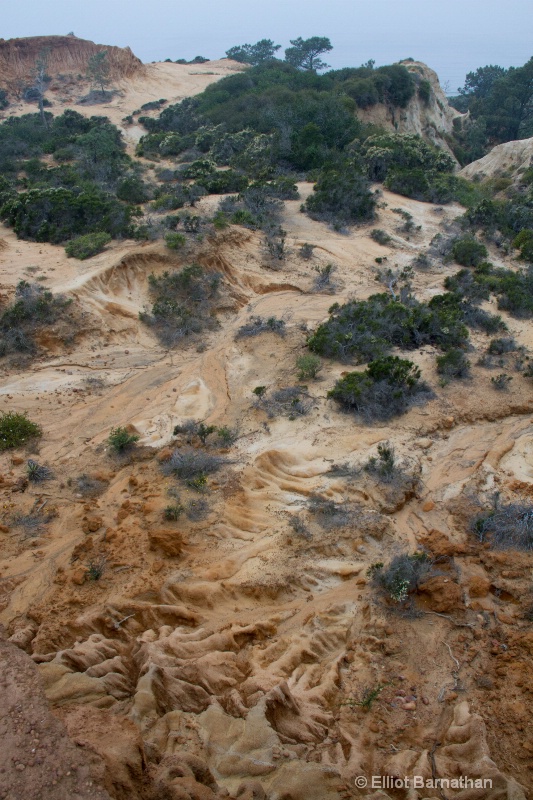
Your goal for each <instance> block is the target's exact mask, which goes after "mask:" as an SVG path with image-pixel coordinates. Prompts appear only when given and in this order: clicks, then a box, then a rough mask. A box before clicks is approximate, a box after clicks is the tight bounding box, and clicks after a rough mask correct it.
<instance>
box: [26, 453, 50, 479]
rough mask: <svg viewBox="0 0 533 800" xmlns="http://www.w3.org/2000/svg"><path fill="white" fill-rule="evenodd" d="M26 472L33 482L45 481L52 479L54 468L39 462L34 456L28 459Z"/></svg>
mask: <svg viewBox="0 0 533 800" xmlns="http://www.w3.org/2000/svg"><path fill="white" fill-rule="evenodd" d="M26 474H27V476H28V480H29V481H30V482H31V483H44V482H45V481H49V480H51V479H52V478H53V477H54V475H53V472H52V470H51V469H50V468H49V467H47V466H45V465H44V464H38V463H37V461H34V460H33V459H32V458H30V459H29V460H28V463H27V465H26Z"/></svg>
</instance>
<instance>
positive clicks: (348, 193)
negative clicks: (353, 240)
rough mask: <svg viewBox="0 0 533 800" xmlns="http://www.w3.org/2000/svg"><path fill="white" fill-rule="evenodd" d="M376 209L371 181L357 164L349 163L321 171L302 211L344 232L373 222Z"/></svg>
mask: <svg viewBox="0 0 533 800" xmlns="http://www.w3.org/2000/svg"><path fill="white" fill-rule="evenodd" d="M375 207H376V198H375V196H374V194H373V193H372V192H371V191H370V187H369V184H368V181H367V179H366V178H365V177H364V175H362V174H361V173H360V171H359V170H358V168H357V167H356V166H355V165H354V164H351V163H346V164H342V165H339V166H338V168H327V169H324V170H323V171H322V172H320V174H319V176H318V179H317V181H316V183H315V186H314V189H313V193H312V194H311V195H309V197H308V198H307V200H306V201H305V203H304V205H303V207H302V208H303V210H304V211H305V212H306V213H307V214H308V215H309V216H310V217H311V218H312V219H316V220H319V221H321V222H327V223H329V224H331V225H332V227H333V228H334V229H335V230H341V229H343V228H345V227H347V226H350V225H355V224H358V223H363V222H368V221H370V220H372V219H373V218H374V216H375Z"/></svg>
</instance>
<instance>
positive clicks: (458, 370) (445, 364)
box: [437, 348, 470, 380]
mask: <svg viewBox="0 0 533 800" xmlns="http://www.w3.org/2000/svg"><path fill="white" fill-rule="evenodd" d="M437 372H438V373H439V375H442V376H443V377H444V378H447V379H448V380H452V379H457V378H467V377H468V376H469V374H470V362H469V361H468V359H467V357H466V356H465V354H464V353H463V351H462V350H457V349H455V348H454V349H452V350H448V352H447V353H444V355H442V356H437Z"/></svg>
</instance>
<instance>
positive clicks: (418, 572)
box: [369, 552, 432, 605]
mask: <svg viewBox="0 0 533 800" xmlns="http://www.w3.org/2000/svg"><path fill="white" fill-rule="evenodd" d="M431 570H432V561H431V559H430V558H429V557H428V556H427V554H426V553H423V552H418V553H413V554H412V555H408V554H407V553H404V554H402V555H398V556H396V557H395V558H393V559H392V561H391V562H390V564H389V565H388V566H387V567H385V566H384V565H383V564H382V563H381V562H380V563H377V564H374V565H372V566H371V567H370V569H369V575H370V577H371V580H372V583H373V584H374V586H376V587H378V588H379V589H380V590H381V591H382V592H383V593H384V594H385V595H386V597H387V599H388V600H392V602H393V603H398V604H400V605H404V604H405V603H406V602H407V601H408V600H409V596H410V595H413V594H415V593H416V592H417V591H418V588H419V586H420V584H421V583H422V582H423V581H424V580H425V579H427V578H428V577H429V575H430V573H431Z"/></svg>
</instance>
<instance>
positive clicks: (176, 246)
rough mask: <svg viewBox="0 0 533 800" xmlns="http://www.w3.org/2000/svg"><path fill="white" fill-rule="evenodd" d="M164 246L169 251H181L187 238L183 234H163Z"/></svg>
mask: <svg viewBox="0 0 533 800" xmlns="http://www.w3.org/2000/svg"><path fill="white" fill-rule="evenodd" d="M165 244H166V246H167V247H168V248H169V250H181V248H182V247H185V245H186V244H187V237H186V236H185V235H184V234H183V233H174V232H169V233H165Z"/></svg>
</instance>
